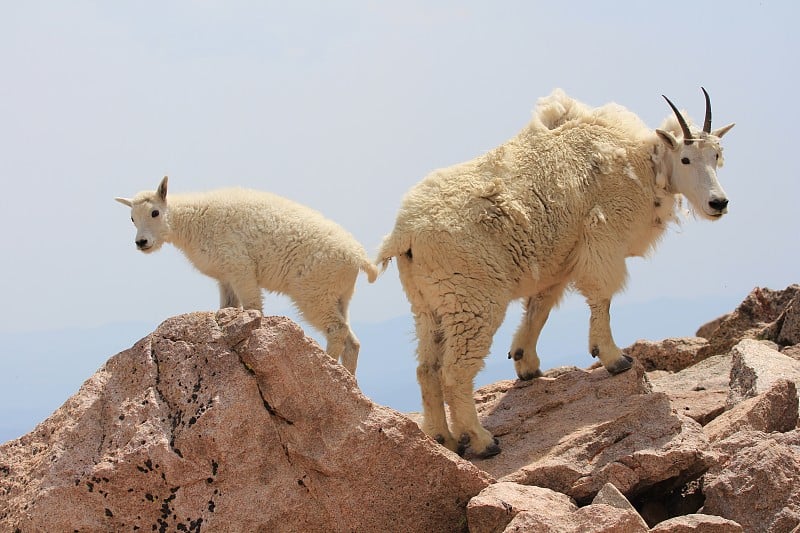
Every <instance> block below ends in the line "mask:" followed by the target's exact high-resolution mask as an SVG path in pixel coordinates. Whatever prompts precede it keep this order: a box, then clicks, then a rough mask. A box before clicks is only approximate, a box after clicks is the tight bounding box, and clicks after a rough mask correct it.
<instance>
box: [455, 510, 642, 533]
mask: <svg viewBox="0 0 800 533" xmlns="http://www.w3.org/2000/svg"><path fill="white" fill-rule="evenodd" d="M641 520H642V519H641V517H640V516H639V515H637V514H636V513H635V512H632V511H623V510H620V509H617V508H616V507H612V506H610V505H604V504H597V505H587V506H586V507H581V508H580V509H578V510H577V511H575V512H573V513H569V514H562V515H555V516H554V515H553V514H552V513H550V512H549V511H548V510H547V509H542V510H537V511H523V512H521V513H519V514H518V515H517V516H515V517H514V519H513V520H512V521H511V522H510V523H509V524H508V526H507V527H506V528H505V529H504V530H503V531H504V532H505V533H578V532H583V531H587V532H588V531H591V532H592V533H622V532H624V533H640V532H641V533H644V532H646V531H648V529H647V527H646V526H643V525H642V524H641ZM470 533H471V532H470Z"/></svg>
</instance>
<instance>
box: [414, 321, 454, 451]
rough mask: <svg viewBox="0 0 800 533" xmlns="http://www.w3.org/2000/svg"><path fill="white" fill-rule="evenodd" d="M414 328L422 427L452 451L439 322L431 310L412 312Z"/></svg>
mask: <svg viewBox="0 0 800 533" xmlns="http://www.w3.org/2000/svg"><path fill="white" fill-rule="evenodd" d="M414 322H415V325H416V331H417V340H418V344H417V381H418V382H419V387H420V391H421V393H422V416H423V422H422V431H423V432H425V434H426V435H428V436H429V437H431V438H432V439H434V440H436V441H437V442H438V443H439V444H442V445H443V446H445V447H446V448H448V449H449V450H451V451H454V452H456V451H458V442H456V439H455V438H453V434H452V433H450V429H449V428H448V427H447V417H446V414H445V410H444V394H443V392H442V378H441V368H442V331H441V324H439V321H438V320H436V319H435V318H434V316H433V315H432V314H430V313H423V312H415V315H414Z"/></svg>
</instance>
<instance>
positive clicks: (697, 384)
mask: <svg viewBox="0 0 800 533" xmlns="http://www.w3.org/2000/svg"><path fill="white" fill-rule="evenodd" d="M732 360H733V357H732V356H731V355H730V354H724V355H715V356H713V357H709V358H708V359H705V360H703V361H700V362H699V363H697V364H695V365H693V366H690V367H688V368H685V369H683V370H681V371H679V372H675V373H664V372H651V373H648V374H647V375H648V378H649V379H650V383H651V386H652V388H653V391H654V392H663V393H664V394H666V395H667V396H669V398H670V400H671V401H672V404H673V406H674V407H675V409H676V410H677V411H678V412H679V413H681V414H683V415H686V416H688V417H691V418H692V419H694V420H696V421H697V422H698V423H700V424H702V425H705V424H707V423H708V422H710V421H711V420H713V419H714V418H715V417H716V416H718V415H719V414H721V413H722V412H723V411H724V410H725V404H726V402H727V400H728V393H729V390H730V386H729V384H730V373H731V366H732V365H733V363H732Z"/></svg>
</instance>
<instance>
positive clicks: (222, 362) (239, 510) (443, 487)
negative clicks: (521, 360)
mask: <svg viewBox="0 0 800 533" xmlns="http://www.w3.org/2000/svg"><path fill="white" fill-rule="evenodd" d="M490 481H491V478H490V477H489V475H488V474H486V473H484V472H481V471H480V470H478V469H477V468H475V467H474V466H473V465H472V464H471V463H469V462H466V461H463V460H461V459H460V458H458V457H457V456H455V455H454V454H452V453H450V452H448V451H447V450H445V449H444V448H443V447H441V446H439V445H438V444H436V443H435V442H434V441H432V440H431V439H429V438H427V437H425V436H424V435H423V434H422V433H421V431H420V430H419V429H418V427H417V426H416V424H414V423H413V422H412V421H410V420H409V419H407V418H406V417H404V416H402V415H401V414H400V413H397V412H395V411H393V410H391V409H388V408H385V407H380V406H377V405H375V404H373V403H372V402H371V401H369V400H368V399H367V398H366V397H364V396H363V395H362V394H361V393H360V392H359V390H358V387H357V385H356V382H355V380H354V379H353V378H352V376H350V374H349V373H348V372H347V371H346V370H344V369H343V368H342V367H340V366H339V365H338V364H336V363H335V362H334V361H333V360H332V359H331V358H330V357H328V355H327V354H325V352H323V351H322V350H321V349H320V348H319V347H318V346H317V345H316V343H314V342H313V341H312V340H310V339H308V338H306V337H304V335H303V333H302V331H301V330H300V329H299V327H298V326H297V325H295V324H294V323H292V322H291V321H289V320H288V319H283V318H262V317H261V315H260V314H259V313H256V312H252V311H249V312H236V311H233V310H222V311H220V312H218V313H194V314H190V315H183V316H179V317H175V318H172V319H169V320H167V321H166V322H164V323H163V324H162V325H161V326H160V327H159V328H158V329H157V330H156V331H155V333H153V334H152V335H151V336H149V337H147V338H145V339H142V340H141V341H140V342H138V343H137V344H136V345H135V346H133V347H132V348H131V349H129V350H126V351H124V352H122V353H120V354H118V355H116V356H114V357H112V358H111V359H109V360H108V362H107V363H106V364H105V365H104V366H103V367H102V368H101V369H100V370H99V371H98V372H97V373H96V374H95V375H94V376H92V377H91V378H90V379H89V380H87V381H86V383H85V384H84V385H83V386H82V387H81V389H80V391H79V392H78V393H77V394H76V395H74V396H73V397H72V398H70V399H69V400H68V401H67V402H66V403H65V404H64V405H63V406H62V407H61V408H60V409H58V410H57V411H56V412H55V413H54V414H53V415H52V416H51V417H50V418H48V419H47V420H45V421H44V422H42V423H41V424H40V425H39V426H37V428H36V429H35V430H34V431H33V432H31V433H30V434H28V435H25V436H23V437H22V438H20V439H17V440H15V441H10V442H8V443H6V444H4V445H2V446H0V530H2V531H14V530H16V529H19V530H21V531H26V532H27V531H75V530H80V531H131V530H139V531H167V530H168V531H200V529H201V527H202V529H203V530H210V531H323V530H325V531H334V530H335V531H351V530H352V531H460V530H461V529H462V527H463V525H464V524H465V522H466V505H467V502H468V501H469V499H470V498H471V497H472V496H474V495H476V494H478V493H479V492H480V491H481V490H482V489H483V488H484V487H486V486H487V485H488V484H489V482H490Z"/></svg>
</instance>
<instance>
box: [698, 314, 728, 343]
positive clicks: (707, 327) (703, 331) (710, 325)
mask: <svg viewBox="0 0 800 533" xmlns="http://www.w3.org/2000/svg"><path fill="white" fill-rule="evenodd" d="M730 316H731V314H730V313H726V314H724V315H722V316H720V317H717V318H715V319H714V320H711V321H709V322H706V323H705V324H703V325H702V326H700V327H699V328H697V332H695V334H694V335H695V337H702V338H704V339H708V338H710V337H711V336H713V335H714V333H715V332H716V331H717V330H718V329H719V326H720V325H721V324H722V323H723V322H724V321H725V320H727V319H728V318H729V317H730Z"/></svg>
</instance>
